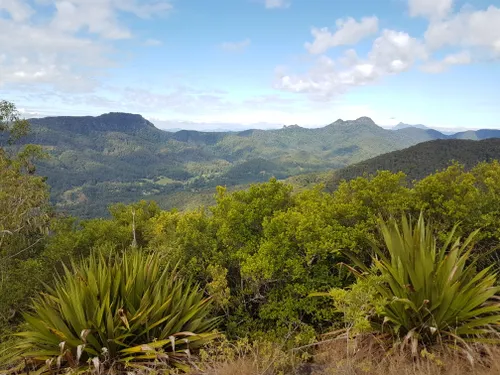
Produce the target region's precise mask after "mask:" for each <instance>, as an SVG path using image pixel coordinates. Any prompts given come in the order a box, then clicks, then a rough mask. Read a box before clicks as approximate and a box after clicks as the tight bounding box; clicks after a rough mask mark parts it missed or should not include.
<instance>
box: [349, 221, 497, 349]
mask: <svg viewBox="0 0 500 375" xmlns="http://www.w3.org/2000/svg"><path fill="white" fill-rule="evenodd" d="M455 230H456V227H455V228H454V229H453V230H452V231H451V232H450V233H449V234H448V236H447V240H446V241H445V243H444V244H443V245H442V246H440V247H438V245H437V242H436V239H435V237H434V236H433V233H432V227H431V226H430V225H429V224H427V225H426V224H425V222H424V218H423V216H422V214H421V215H420V217H419V219H418V221H417V223H416V225H413V224H412V223H411V221H410V220H409V219H407V218H405V217H403V219H402V223H401V226H399V225H398V224H397V222H396V221H394V220H391V221H390V222H388V223H387V222H384V221H382V220H381V222H380V231H381V234H382V237H383V240H384V243H385V247H386V249H385V250H383V249H380V248H378V247H377V246H376V245H374V249H375V254H376V255H375V256H374V258H373V263H374V266H373V267H371V268H368V267H366V266H364V265H362V264H361V263H360V262H357V264H358V265H359V266H361V267H362V269H363V271H364V273H360V274H358V276H359V277H361V278H363V277H367V276H368V275H374V274H379V275H380V274H381V275H382V276H383V277H384V280H386V282H385V283H378V284H376V288H377V293H379V294H380V296H381V297H382V298H385V299H386V300H387V301H389V303H388V304H387V305H386V306H385V307H384V309H383V312H382V315H383V317H384V323H383V325H382V327H381V328H384V327H385V326H390V327H391V328H392V329H393V333H395V334H396V335H397V336H398V337H399V338H400V339H403V343H411V344H412V345H411V346H412V348H414V349H416V348H417V347H418V345H419V344H434V343H437V342H439V341H445V340H446V339H452V340H454V341H457V340H459V341H461V342H466V341H468V340H473V341H477V340H485V339H486V337H487V335H488V334H489V333H491V332H492V329H491V327H492V326H498V325H499V324H500V304H499V302H498V299H496V298H495V297H496V295H497V293H498V292H499V291H500V288H499V287H497V286H496V275H495V274H494V273H493V272H491V270H490V268H486V269H483V270H482V271H480V272H477V269H476V260H477V258H475V257H472V256H471V251H472V250H473V241H474V238H475V236H476V235H477V231H476V232H473V233H472V234H470V235H469V236H468V237H467V239H465V240H464V241H463V242H462V241H461V240H460V239H455V240H454V238H455ZM353 260H355V259H354V258H353ZM355 261H356V260H355Z"/></svg>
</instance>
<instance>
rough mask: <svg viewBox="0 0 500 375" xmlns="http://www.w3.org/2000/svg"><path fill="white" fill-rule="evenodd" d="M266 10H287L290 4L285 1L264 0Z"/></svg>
mask: <svg viewBox="0 0 500 375" xmlns="http://www.w3.org/2000/svg"><path fill="white" fill-rule="evenodd" d="M264 4H265V6H266V8H267V9H276V8H288V7H289V6H290V3H289V2H288V1H287V0H264Z"/></svg>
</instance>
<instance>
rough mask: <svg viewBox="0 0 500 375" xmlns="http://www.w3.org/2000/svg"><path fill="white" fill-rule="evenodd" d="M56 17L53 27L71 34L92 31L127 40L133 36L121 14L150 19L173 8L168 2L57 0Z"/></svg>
mask: <svg viewBox="0 0 500 375" xmlns="http://www.w3.org/2000/svg"><path fill="white" fill-rule="evenodd" d="M54 4H55V7H56V15H55V17H54V19H53V20H52V26H53V27H55V28H57V29H60V30H63V31H69V32H77V31H80V30H82V29H83V30H88V32H90V33H93V34H98V35H100V36H102V37H104V38H107V39H124V38H129V37H130V36H131V32H130V30H128V28H126V27H125V26H123V25H121V24H120V23H119V22H118V19H117V12H118V11H121V12H127V13H131V14H134V15H136V16H138V17H142V18H149V17H151V16H152V15H155V14H161V13H162V12H165V11H168V10H170V8H171V4H170V3H169V2H168V1H165V0H164V1H156V2H152V1H137V0H56V1H55V2H54Z"/></svg>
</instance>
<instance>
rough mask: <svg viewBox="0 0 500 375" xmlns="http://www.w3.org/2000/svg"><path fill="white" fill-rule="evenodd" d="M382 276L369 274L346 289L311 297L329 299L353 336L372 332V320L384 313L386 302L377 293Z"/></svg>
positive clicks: (383, 280) (334, 289) (336, 289)
mask: <svg viewBox="0 0 500 375" xmlns="http://www.w3.org/2000/svg"><path fill="white" fill-rule="evenodd" d="M384 282H386V279H385V278H384V276H380V275H377V274H375V272H374V273H373V274H370V275H369V276H366V277H363V278H359V279H358V280H357V281H356V282H355V283H354V284H352V285H351V286H349V287H347V288H333V289H331V290H330V291H329V292H322V293H311V294H310V296H311V297H329V298H331V299H332V300H333V304H334V306H335V310H336V312H338V313H341V314H342V322H343V324H344V325H345V326H346V328H347V329H348V330H349V331H350V332H351V333H352V334H354V335H356V334H358V333H364V332H373V326H372V324H371V322H372V320H374V319H377V317H378V316H380V315H382V314H383V313H384V308H385V307H386V305H387V302H388V300H387V299H386V298H385V297H384V296H382V295H380V293H378V288H379V287H380V284H382V283H384Z"/></svg>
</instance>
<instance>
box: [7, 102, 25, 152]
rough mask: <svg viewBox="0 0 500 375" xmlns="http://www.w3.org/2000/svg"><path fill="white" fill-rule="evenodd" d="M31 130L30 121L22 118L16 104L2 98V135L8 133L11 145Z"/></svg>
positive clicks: (8, 141)
mask: <svg viewBox="0 0 500 375" xmlns="http://www.w3.org/2000/svg"><path fill="white" fill-rule="evenodd" d="M29 131H30V124H29V122H28V121H26V120H23V119H21V116H20V114H19V111H18V110H17V109H16V106H15V104H14V103H11V102H8V101H6V100H0V136H1V135H2V133H7V143H8V144H9V145H10V144H13V143H14V142H15V141H17V140H19V139H20V138H22V137H24V136H26V135H27V134H28V133H29Z"/></svg>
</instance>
